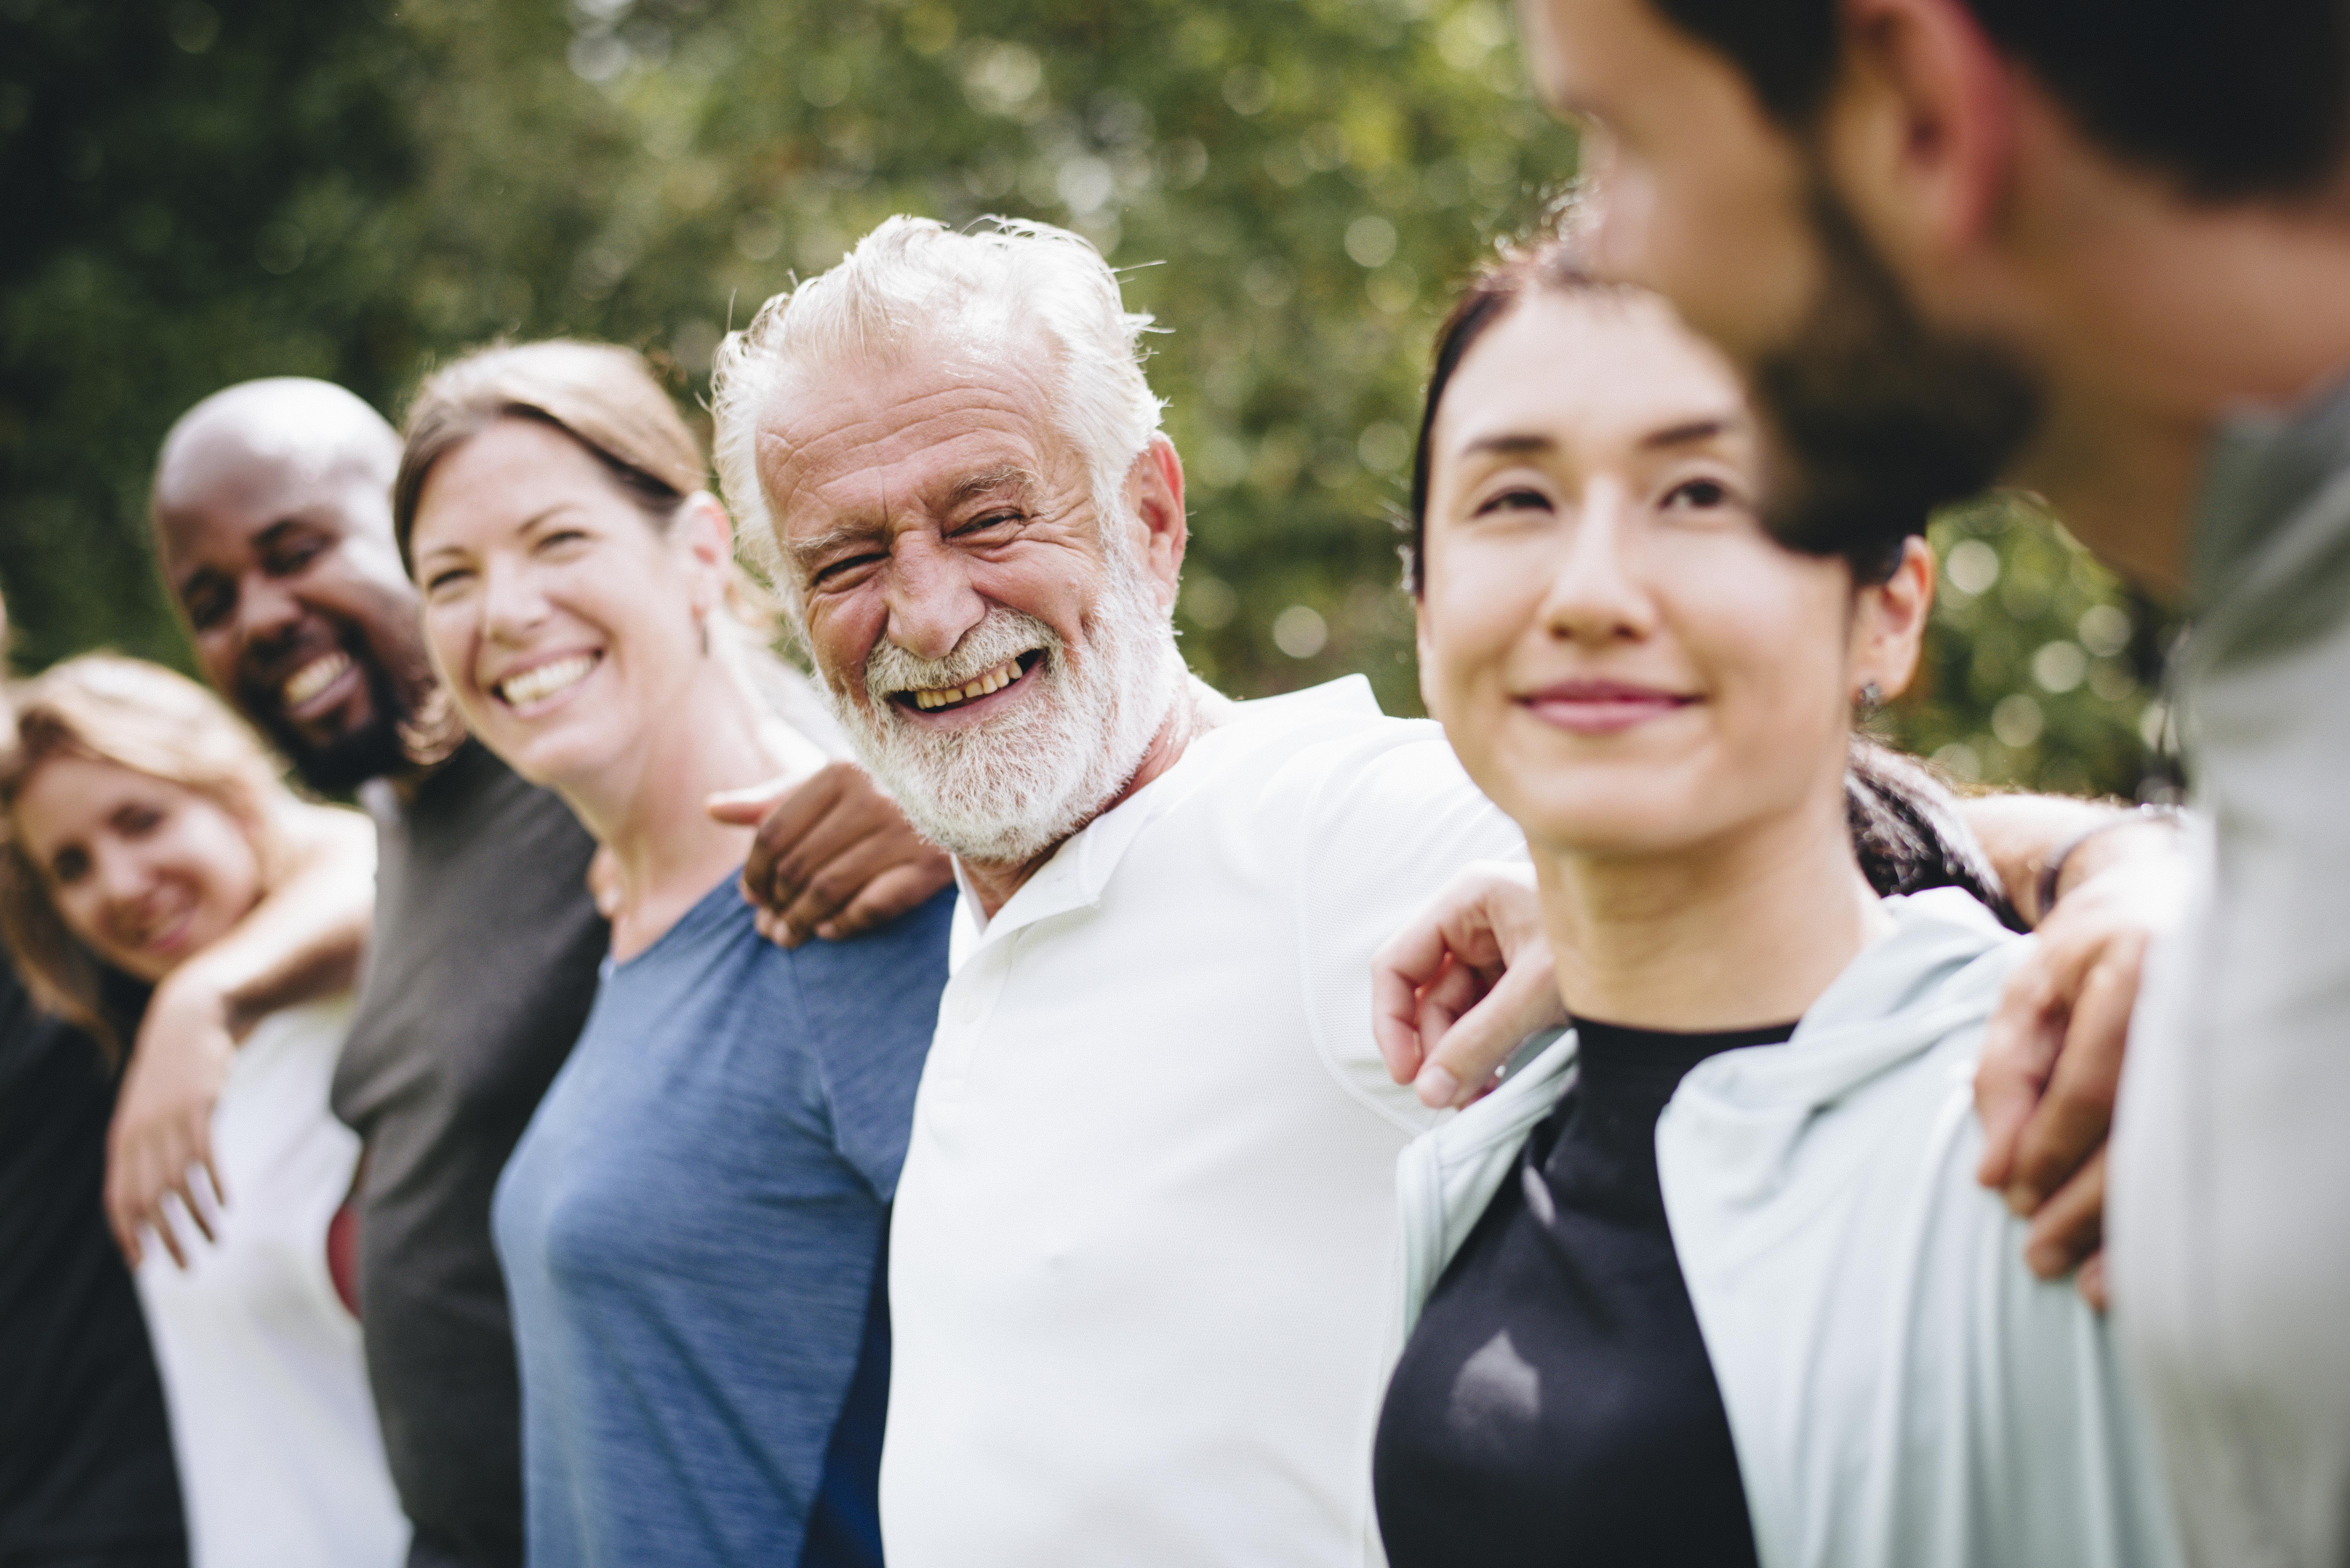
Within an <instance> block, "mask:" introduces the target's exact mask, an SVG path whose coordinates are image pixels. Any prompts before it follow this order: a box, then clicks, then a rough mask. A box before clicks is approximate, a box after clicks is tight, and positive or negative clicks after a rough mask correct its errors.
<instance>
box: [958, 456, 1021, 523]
mask: <svg viewBox="0 0 2350 1568" xmlns="http://www.w3.org/2000/svg"><path fill="white" fill-rule="evenodd" d="M1030 483H1031V481H1030V479H1029V475H1028V471H1027V470H1026V469H1024V468H1022V467H1021V466H1020V465H1019V464H1017V463H1010V462H1007V463H1005V464H1003V466H1002V467H1000V468H992V469H990V470H988V471H987V472H985V473H974V474H972V476H971V477H970V478H969V479H966V480H964V481H962V483H959V484H957V485H956V486H955V487H954V488H953V489H952V490H950V491H948V492H947V510H948V511H950V512H951V511H953V510H954V509H955V508H956V507H958V506H960V505H962V504H963V503H964V502H966V501H969V500H970V499H971V498H972V496H974V495H984V494H986V493H988V492H989V491H991V490H1000V489H1003V487H1005V486H1006V485H1009V486H1011V487H1012V488H1014V489H1015V490H1021V491H1025V490H1026V489H1028V488H1029V485H1030Z"/></svg>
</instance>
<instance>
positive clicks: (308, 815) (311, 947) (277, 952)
mask: <svg viewBox="0 0 2350 1568" xmlns="http://www.w3.org/2000/svg"><path fill="white" fill-rule="evenodd" d="M296 831H297V843H296V850H295V855H296V859H295V864H294V866H293V867H292V869H291V870H290V872H289V873H288V874H287V875H286V877H285V878H284V879H283V880H282V881H280V882H279V884H278V885H277V887H276V888H273V889H272V890H271V892H270V894H269V896H268V897H267V898H264V899H263V900H262V901H261V902H260V903H259V904H257V905H255V907H254V909H253V910H252V912H251V913H249V914H247V915H246V916H245V917H244V919H242V920H240V921H239V922H238V923H237V924H236V925H235V926H234V928H232V929H230V930H229V932H228V933H227V934H226V935H225V936H224V937H222V938H221V939H220V940H218V941H215V942H214V943H213V945H212V946H210V947H208V948H206V949H205V950H203V952H201V953H198V954H197V955H195V956H194V957H193V958H192V959H190V960H189V961H187V962H186V963H185V964H184V965H182V967H181V969H180V970H179V971H176V972H175V973H174V974H173V975H172V981H171V983H172V984H173V985H174V986H175V987H176V988H179V989H182V990H190V989H200V990H203V991H204V992H209V993H210V994H212V995H213V996H217V997H218V998H219V999H220V1000H221V1002H222V1003H223V1005H224V1011H225V1013H226V1019H225V1022H227V1023H229V1025H230V1027H231V1028H232V1029H233V1030H234V1031H235V1032H237V1033H242V1032H243V1030H244V1027H245V1026H247V1025H249V1024H250V1023H252V1022H253V1021H254V1020H255V1019H257V1018H260V1017H262V1016H264V1015H265V1014H267V1013H270V1012H276V1010H278V1009H279V1008H282V1007H288V1006H292V1005H294V1004H295V1003H297V1002H307V1001H311V1000H313V999H315V998H317V997H320V996H326V995H329V994H332V993H333V992H338V991H340V990H343V989H345V988H347V987H348V986H349V985H350V984H351V983H352V981H354V980H355V979H356V978H357V976H358V973H359V961H360V958H361V956H362V955H363V953H364V952H365V950H366V948H367V939H368V932H369V926H370V923H371V919H372V917H373V913H374V907H375V826H374V825H373V824H372V823H370V822H369V821H368V819H367V818H365V817H364V816H361V815H359V814H358V813H356V812H350V811H343V810H338V809H336V808H332V807H324V806H306V807H304V808H302V812H301V815H300V817H299V819H298V824H297V829H296Z"/></svg>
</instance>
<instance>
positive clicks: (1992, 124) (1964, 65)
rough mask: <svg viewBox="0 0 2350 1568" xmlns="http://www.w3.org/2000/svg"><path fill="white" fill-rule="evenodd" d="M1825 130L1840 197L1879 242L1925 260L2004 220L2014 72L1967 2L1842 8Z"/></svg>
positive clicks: (1909, 0)
mask: <svg viewBox="0 0 2350 1568" xmlns="http://www.w3.org/2000/svg"><path fill="white" fill-rule="evenodd" d="M1840 10H1841V12H1842V16H1841V26H1842V29H1843V36H1842V40H1841V53H1842V57H1843V65H1842V67H1841V68H1840V70H1839V72H1838V76H1837V82H1836V86H1835V90H1834V91H1833V92H1832V93H1831V94H1830V96H1829V101H1828V104H1827V108H1826V111H1825V114H1824V115H1823V117H1822V121H1821V142H1822V146H1823V149H1824V151H1825V158H1826V161H1827V164H1828V168H1829V170H1830V171H1831V174H1832V176H1833V178H1834V180H1835V186H1836V189H1837V192H1839V194H1841V195H1842V197H1843V198H1844V200H1845V201H1846V202H1847V203H1848V204H1849V205H1850V206H1851V208H1852V209H1853V211H1854V213H1856V215H1857V216H1858V218H1859V220H1860V222H1861V223H1862V226H1863V227H1864V228H1865V229H1866V230H1867V231H1868V232H1869V234H1870V235H1871V237H1872V238H1874V239H1875V240H1876V241H1877V243H1878V244H1881V245H1883V246H1885V247H1886V248H1887V250H1888V251H1890V252H1892V253H1894V254H1897V255H1905V254H1906V255H1908V256H1911V257H1916V258H1918V259H1919V260H1921V261H1923V260H1925V259H1926V258H1927V257H1929V256H1930V255H1932V254H1935V253H1939V252H1949V251H1958V250H1963V249H1966V248H1969V247H1970V246H1972V245H1974V244H1978V243H1980V242H1981V240H1982V239H1984V238H1985V237H1986V236H1987V235H1989V234H1991V231H1992V230H1993V229H1994V228H1995V227H1996V225H1997V224H1998V223H1999V222H2000V219H2001V216H2002V211H2003V209H2004V207H2005V204H2006V202H2007V199H2008V196H2009V193H2010V190H2011V182H2012V177H2013V165H2014V156H2015V142H2016V124H2015V112H2016V105H2015V101H2014V81H2013V78H2012V67H2011V66H2010V65H2009V63H2008V62H2007V60H2006V58H2005V57H2002V55H2001V54H2000V52H1999V49H1998V47H1996V46H1995V45H1993V44H1992V42H1991V38H1990V36H1988V35H1986V34H1985V33H1984V32H1983V30H1982V26H1981V24H1980V23H1979V22H1978V21H1977V20H1976V19H1975V16H1974V13H1973V12H1972V11H1971V10H1970V8H1969V6H1968V5H1967V4H1966V3H1965V0H1844V4H1843V5H1841V7H1840Z"/></svg>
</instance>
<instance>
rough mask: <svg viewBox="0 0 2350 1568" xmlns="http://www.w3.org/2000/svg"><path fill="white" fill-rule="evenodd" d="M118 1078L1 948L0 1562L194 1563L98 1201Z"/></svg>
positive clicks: (142, 1325)
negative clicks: (31, 993) (35, 994)
mask: <svg viewBox="0 0 2350 1568" xmlns="http://www.w3.org/2000/svg"><path fill="white" fill-rule="evenodd" d="M134 1016H135V1014H134ZM114 1091H115V1084H114V1080H113V1079H112V1077H111V1076H109V1074H108V1073H107V1071H106V1068H105V1065H104V1064H103V1062H102V1061H101V1059H100V1058H99V1053H98V1047H97V1046H96V1045H95V1044H93V1043H92V1042H91V1041H90V1040H88V1038H87V1037H86V1036H84V1035H83V1034H81V1033H79V1032H78V1031H75V1030H72V1029H68V1028H67V1027H66V1026H65V1025H64V1024H62V1023H57V1022H55V1021H54V1020H51V1019H48V1018H46V1017H44V1016H42V1015H41V1014H40V1013H39V1012H36V1011H35V1009H34V1007H33V1005H32V1000H31V998H30V997H28V996H27V995H26V993H25V988H24V986H23V984H22V983H21V982H20V981H18V979H17V977H16V971H14V970H12V969H11V968H9V967H8V965H7V963H6V962H5V955H0V1568H35V1565H36V1564H38V1565H39V1568H65V1565H67V1564H76V1565H78V1564H88V1565H89V1568H101V1565H103V1568H185V1564H186V1563H187V1561H188V1552H187V1542H186V1538H185V1536H184V1534H183V1532H182V1523H181V1514H180V1480H179V1474H178V1471H177V1470H176V1469H174V1468H173V1465H172V1431H171V1428H170V1426H169V1425H168V1423H167V1421H166V1419H165V1416H164V1409H163V1386H162V1384H161V1381H160V1380H159V1379H158V1378H157V1376H156V1374H155V1356H154V1352H153V1351H152V1350H151V1349H150V1348H149V1345H148V1342H147V1321H146V1319H145V1318H144V1317H143V1316H141V1315H140V1310H139V1297H138V1293H137V1292H136V1291H134V1290H133V1289H132V1287H131V1283H130V1271H129V1270H128V1269H126V1268H125V1267H124V1266H123V1262H122V1256H121V1254H120V1253H119V1252H117V1251H115V1250H114V1239H113V1237H112V1236H111V1235H110V1234H109V1232H108V1231H107V1228H106V1212H105V1209H104V1207H103V1205H102V1202H101V1195H102V1193H103V1191H104V1188H105V1181H106V1128H107V1124H108V1122H109V1121H110V1120H111V1119H112V1117H113V1115H114Z"/></svg>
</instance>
